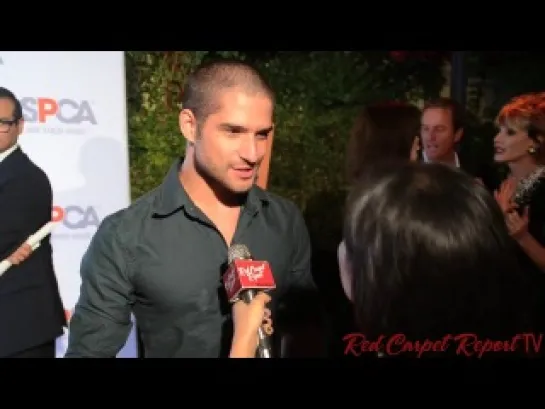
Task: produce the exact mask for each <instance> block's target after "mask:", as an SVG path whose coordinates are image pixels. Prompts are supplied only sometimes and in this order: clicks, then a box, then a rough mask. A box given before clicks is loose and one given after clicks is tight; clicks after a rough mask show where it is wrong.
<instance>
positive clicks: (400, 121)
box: [307, 102, 421, 356]
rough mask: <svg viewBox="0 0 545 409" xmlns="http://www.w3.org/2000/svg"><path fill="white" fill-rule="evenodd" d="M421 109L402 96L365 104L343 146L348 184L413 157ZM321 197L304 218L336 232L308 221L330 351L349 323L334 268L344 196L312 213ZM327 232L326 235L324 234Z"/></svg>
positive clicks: (336, 350)
mask: <svg viewBox="0 0 545 409" xmlns="http://www.w3.org/2000/svg"><path fill="white" fill-rule="evenodd" d="M420 115H421V112H420V110H419V109H418V108H417V107H415V106H413V105H410V104H406V103H403V102H390V103H377V104H372V105H369V106H366V107H364V108H363V109H362V110H361V111H360V113H359V114H358V116H357V117H356V118H355V121H354V124H353V126H352V129H351V132H350V134H349V139H348V143H347V150H346V178H347V181H348V184H349V186H351V185H352V184H353V183H355V181H356V180H357V179H358V178H359V177H360V176H361V174H363V173H365V168H366V167H367V166H369V167H373V166H374V165H375V164H377V163H383V162H407V161H409V160H411V159H412V160H416V159H417V156H418V149H419V137H418V135H419V131H420ZM324 200H325V199H324V198H323V197H319V198H318V199H317V200H316V201H315V202H316V204H315V205H314V206H313V203H314V202H310V203H309V204H308V205H307V218H308V219H309V220H320V221H323V220H324V218H326V219H327V220H332V221H333V222H332V223H333V224H336V227H335V232H334V234H328V235H325V234H324V233H323V231H324V226H323V223H320V224H319V225H315V226H312V225H309V229H312V230H311V231H312V232H313V233H311V237H312V238H313V243H312V247H313V262H312V265H313V266H314V268H313V271H314V278H315V281H316V283H317V285H318V287H319V289H320V292H321V293H322V294H323V296H324V302H325V307H326V309H327V311H328V315H329V321H330V328H329V331H330V336H329V340H328V344H329V355H333V356H338V355H343V351H344V342H343V341H342V337H343V336H344V335H345V334H347V333H349V332H351V331H352V329H353V317H352V307H351V305H350V303H349V302H348V300H347V299H346V297H345V295H344V292H343V289H342V286H341V282H340V280H339V274H338V264H337V247H338V245H339V242H340V241H341V240H342V222H341V221H342V217H343V216H342V215H343V206H344V201H345V200H346V197H344V196H343V197H339V198H337V200H336V201H335V204H334V205H331V206H328V207H327V208H328V214H327V215H323V216H316V215H313V214H312V209H313V208H316V209H323V208H324V207H325V206H324ZM325 236H327V237H325Z"/></svg>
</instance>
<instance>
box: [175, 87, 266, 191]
mask: <svg viewBox="0 0 545 409" xmlns="http://www.w3.org/2000/svg"><path fill="white" fill-rule="evenodd" d="M217 98H219V100H218V102H219V105H218V106H219V109H218V110H217V111H216V112H214V113H212V114H211V115H209V116H208V118H206V120H205V121H204V123H202V124H201V125H200V126H197V122H196V119H195V117H194V116H193V113H192V112H191V111H188V110H184V111H182V112H181V113H180V125H181V128H182V132H183V134H184V136H185V137H186V138H187V139H188V140H189V141H190V142H193V144H194V155H195V156H194V158H195V161H196V164H197V166H199V168H200V169H201V170H202V171H204V172H206V174H207V175H208V176H209V177H211V178H213V179H214V180H215V181H217V182H218V183H220V184H221V185H222V186H223V187H225V188H226V189H227V190H229V191H231V192H233V193H244V192H247V191H248V190H250V188H251V187H252V185H253V184H254V182H255V180H256V177H257V172H258V168H259V165H260V163H261V161H262V160H263V158H264V157H265V153H266V151H267V139H268V138H269V137H270V136H271V133H272V130H273V104H272V101H271V99H270V98H269V97H268V96H266V95H265V94H260V93H258V94H248V93H246V92H244V90H241V89H236V88H235V89H228V90H224V91H222V92H220V93H219V94H218V97H217Z"/></svg>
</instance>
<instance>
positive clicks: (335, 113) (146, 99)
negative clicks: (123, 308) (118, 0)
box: [126, 51, 444, 247]
mask: <svg viewBox="0 0 545 409" xmlns="http://www.w3.org/2000/svg"><path fill="white" fill-rule="evenodd" d="M214 56H222V57H226V58H237V59H247V60H250V61H251V62H253V63H255V64H256V65H257V66H258V68H260V69H261V71H262V72H263V73H264V75H265V76H266V77H267V78H268V79H269V81H270V83H271V85H272V87H273V89H274V90H275V92H276V94H277V104H276V111H275V123H276V131H275V139H274V147H273V154H272V161H271V170H270V179H269V180H270V186H269V188H270V190H272V191H274V192H276V193H279V194H280V195H282V196H284V197H287V198H290V199H292V200H294V201H295V202H296V203H297V204H298V205H299V206H300V208H301V209H302V210H303V211H305V214H306V216H307V221H308V223H309V229H310V231H311V236H313V237H314V238H315V240H314V241H315V242H316V239H325V238H327V237H330V238H331V239H330V240H325V242H323V243H322V242H319V243H318V245H319V247H323V246H327V247H331V246H334V247H336V241H335V240H336V239H335V237H337V236H338V235H339V231H340V225H339V220H340V211H341V210H342V202H343V200H344V197H345V180H344V156H345V146H346V140H347V137H348V134H349V131H350V128H351V126H352V123H353V120H354V117H355V115H356V113H357V110H358V109H359V108H360V107H361V106H362V105H364V104H367V103H369V102H375V101H387V100H392V99H400V100H407V99H409V100H416V99H419V98H425V97H429V96H432V95H437V94H438V93H439V90H440V89H441V87H442V86H443V83H444V78H443V77H442V74H441V67H440V65H439V64H437V62H433V61H427V60H418V61H411V60H409V61H406V62H403V63H395V62H393V61H392V60H391V59H390V58H389V57H388V55H387V54H386V53H383V52H354V51H327V52H326V51H312V52H276V53H260V54H256V53H252V52H240V51H214V52H211V51H191V52H190V51H176V52H127V56H126V57H127V58H126V61H127V91H128V102H129V138H130V140H129V142H130V154H131V184H132V196H133V198H136V197H139V196H141V195H142V194H143V193H145V192H146V191H148V190H150V189H152V188H154V187H155V186H156V185H158V184H159V183H161V180H162V178H163V177H164V174H165V172H166V171H167V169H168V167H169V165H170V164H171V163H172V161H173V159H174V158H175V157H176V156H178V155H180V154H181V153H182V152H183V148H184V142H183V137H182V135H181V134H180V130H179V127H178V112H179V107H178V106H177V103H178V102H179V100H180V91H181V87H182V84H183V83H184V80H185V78H186V76H187V75H188V73H189V72H190V71H191V70H192V69H193V68H194V67H195V66H196V65H197V64H199V63H200V62H202V61H205V60H206V59H208V58H212V57H214ZM318 241H319V240H318Z"/></svg>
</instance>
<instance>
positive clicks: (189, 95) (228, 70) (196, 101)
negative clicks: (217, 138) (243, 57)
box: [182, 60, 274, 122]
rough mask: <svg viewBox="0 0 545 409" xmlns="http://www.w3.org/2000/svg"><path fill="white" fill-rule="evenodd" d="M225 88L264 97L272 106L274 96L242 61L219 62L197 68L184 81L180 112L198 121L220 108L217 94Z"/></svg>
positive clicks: (265, 84) (259, 77)
mask: <svg viewBox="0 0 545 409" xmlns="http://www.w3.org/2000/svg"><path fill="white" fill-rule="evenodd" d="M227 89H240V90H241V91H242V92H244V93H247V94H249V95H255V94H264V95H266V96H267V97H268V98H270V99H271V101H272V102H273V104H274V93H273V91H272V89H271V87H270V86H269V85H268V84H267V82H266V80H265V79H264V78H263V76H262V75H261V74H260V73H259V72H258V71H257V70H256V69H255V68H253V67H251V66H250V65H248V64H247V63H245V62H242V61H231V60H221V61H214V62H210V63H206V64H203V65H201V66H200V67H198V68H197V69H196V70H195V71H194V72H193V73H192V74H191V75H190V76H189V78H188V79H187V82H186V85H185V88H184V91H183V97H182V106H183V109H188V110H190V111H192V112H193V115H194V116H195V118H196V119H197V121H199V122H203V121H205V120H206V118H207V117H208V115H210V114H212V113H214V112H215V111H217V110H218V109H219V108H220V107H219V98H218V95H219V94H220V93H221V92H222V91H225V90H227Z"/></svg>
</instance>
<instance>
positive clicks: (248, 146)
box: [238, 136, 258, 163]
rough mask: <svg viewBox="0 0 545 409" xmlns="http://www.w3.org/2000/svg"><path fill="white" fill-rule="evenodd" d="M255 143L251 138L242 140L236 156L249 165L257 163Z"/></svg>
mask: <svg viewBox="0 0 545 409" xmlns="http://www.w3.org/2000/svg"><path fill="white" fill-rule="evenodd" d="M257 152H258V149H257V142H256V139H255V138H254V137H253V136H250V137H247V138H243V140H242V143H241V144H240V147H239V151H238V154H239V155H240V157H241V158H242V159H244V160H245V161H246V162H249V163H256V162H257Z"/></svg>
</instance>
